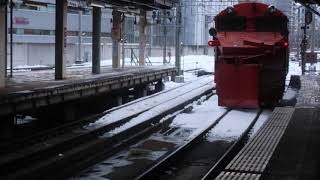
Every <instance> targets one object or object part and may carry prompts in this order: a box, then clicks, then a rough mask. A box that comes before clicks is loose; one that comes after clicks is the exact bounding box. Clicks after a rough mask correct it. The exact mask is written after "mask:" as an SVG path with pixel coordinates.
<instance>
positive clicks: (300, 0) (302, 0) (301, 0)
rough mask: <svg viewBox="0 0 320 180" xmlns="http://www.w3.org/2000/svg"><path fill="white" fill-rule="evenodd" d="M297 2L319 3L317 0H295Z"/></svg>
mask: <svg viewBox="0 0 320 180" xmlns="http://www.w3.org/2000/svg"><path fill="white" fill-rule="evenodd" d="M295 1H296V2H298V3H301V4H317V5H320V1H319V0H295Z"/></svg>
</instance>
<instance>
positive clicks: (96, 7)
mask: <svg viewBox="0 0 320 180" xmlns="http://www.w3.org/2000/svg"><path fill="white" fill-rule="evenodd" d="M21 1H24V2H28V3H35V4H55V5H56V11H55V12H56V20H55V21H56V23H55V24H56V27H55V28H56V33H55V42H56V43H55V79H56V80H62V79H65V78H66V52H65V51H66V47H67V41H66V37H67V23H68V22H67V9H68V5H69V4H70V2H71V3H73V4H77V3H78V4H79V6H81V5H83V4H86V5H88V6H92V7H93V10H92V11H93V13H92V18H93V21H92V27H93V28H92V73H93V74H99V73H100V61H101V55H100V54H101V19H102V18H101V8H112V9H113V13H112V16H113V17H112V19H113V24H112V25H113V26H112V67H113V68H120V41H121V34H120V32H121V23H122V19H121V16H122V14H123V13H126V12H130V11H134V12H135V13H136V14H137V15H138V16H140V19H141V22H140V24H139V25H140V28H139V33H140V43H139V47H140V48H139V49H140V52H139V60H140V62H139V65H142V66H143V65H145V60H144V54H145V46H146V38H145V27H146V11H147V10H154V9H170V8H172V7H173V6H174V4H175V3H177V2H178V0H78V1H75V0H21ZM7 5H8V0H0V87H5V71H6V67H5V64H6V59H7V57H6V52H5V44H6V43H7V42H6V40H5V39H6V38H5V37H6V31H5V29H6V28H7V25H6V23H5V19H6V18H5V16H6V7H7Z"/></svg>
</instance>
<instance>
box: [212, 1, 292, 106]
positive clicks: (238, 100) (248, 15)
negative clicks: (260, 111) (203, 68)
mask: <svg viewBox="0 0 320 180" xmlns="http://www.w3.org/2000/svg"><path fill="white" fill-rule="evenodd" d="M287 23H288V18H287V17H286V16H285V15H284V14H283V13H282V12H280V11H279V10H277V9H275V8H274V7H271V6H268V5H266V4H262V3H241V4H238V5H235V6H234V7H233V8H230V7H229V8H227V9H226V10H224V11H222V12H221V13H220V14H218V15H217V16H216V17H215V24H216V28H217V29H216V34H215V36H214V39H215V40H216V41H219V43H218V46H217V47H216V59H215V82H216V86H217V87H216V89H217V95H218V98H219V105H220V106H226V107H236V108H257V107H259V106H266V105H273V104H275V103H276V102H278V101H279V100H280V99H281V98H282V95H283V92H284V89H285V78H286V74H287V71H288V59H289V56H288V43H287V41H288V28H287Z"/></svg>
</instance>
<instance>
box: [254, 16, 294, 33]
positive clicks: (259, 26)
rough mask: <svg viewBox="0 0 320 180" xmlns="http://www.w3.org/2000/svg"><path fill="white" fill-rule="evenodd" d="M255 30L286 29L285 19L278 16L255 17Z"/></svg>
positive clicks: (276, 30)
mask: <svg viewBox="0 0 320 180" xmlns="http://www.w3.org/2000/svg"><path fill="white" fill-rule="evenodd" d="M255 21H256V22H255V25H256V31H258V32H282V31H284V30H286V29H287V23H288V22H287V19H286V18H283V17H279V16H277V17H276V16H263V17H256V20H255Z"/></svg>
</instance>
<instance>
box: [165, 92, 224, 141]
mask: <svg viewBox="0 0 320 180" xmlns="http://www.w3.org/2000/svg"><path fill="white" fill-rule="evenodd" d="M226 111H227V110H226V108H223V107H219V106H218V98H217V96H212V97H211V98H210V99H208V101H205V102H204V103H203V104H202V105H196V106H194V109H193V111H192V112H191V113H189V114H180V115H178V116H177V117H176V118H175V119H174V120H173V122H172V124H171V125H170V126H171V127H179V128H193V129H195V130H194V131H193V132H192V134H190V136H189V138H187V140H189V139H192V138H193V137H195V136H197V135H198V134H199V133H200V132H202V131H203V130H205V129H206V128H207V127H208V126H209V125H210V124H212V123H213V122H214V121H215V120H216V119H217V118H218V117H220V116H221V115H222V114H223V113H225V112H226Z"/></svg>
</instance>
